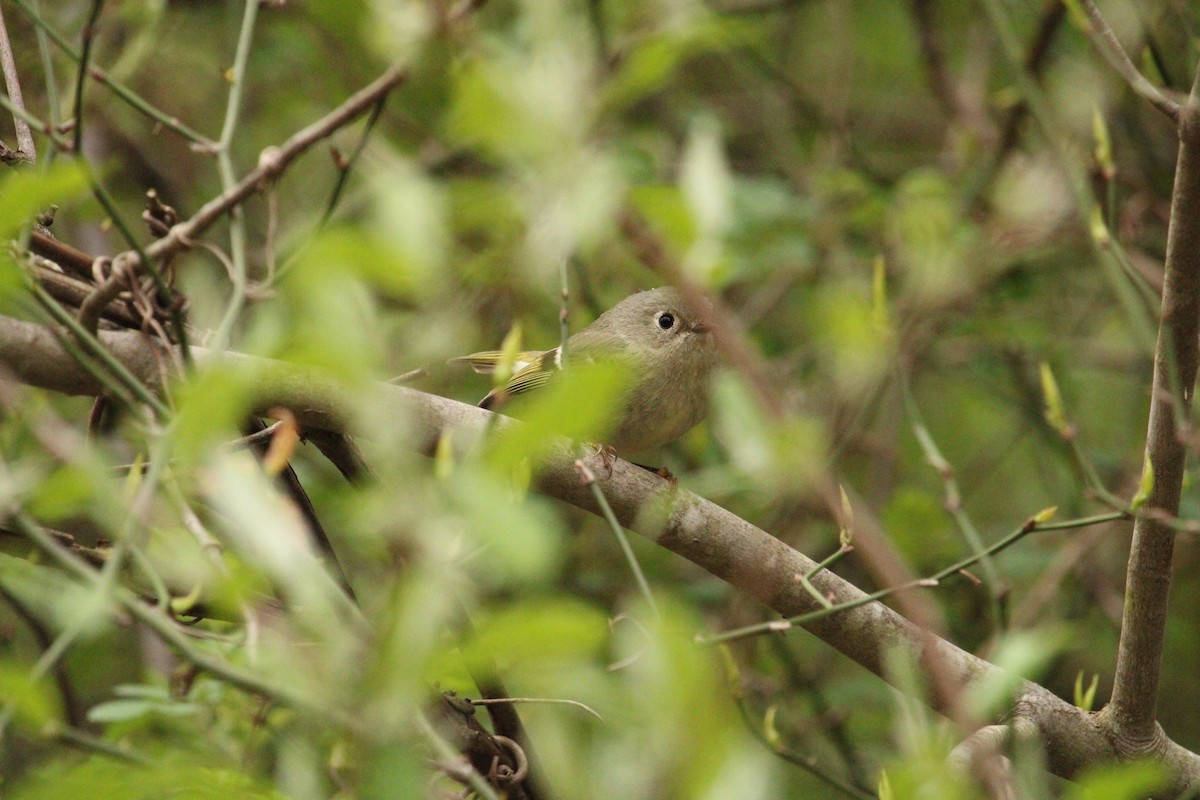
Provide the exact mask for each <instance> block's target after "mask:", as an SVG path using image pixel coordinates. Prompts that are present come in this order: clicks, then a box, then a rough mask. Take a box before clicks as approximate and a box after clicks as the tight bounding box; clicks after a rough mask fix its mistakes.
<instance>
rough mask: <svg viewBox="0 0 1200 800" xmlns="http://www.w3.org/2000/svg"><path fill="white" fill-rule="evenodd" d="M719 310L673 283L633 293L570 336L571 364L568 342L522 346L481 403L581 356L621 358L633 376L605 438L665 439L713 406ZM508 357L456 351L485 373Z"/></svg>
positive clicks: (629, 448) (635, 443)
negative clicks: (544, 346) (498, 383)
mask: <svg viewBox="0 0 1200 800" xmlns="http://www.w3.org/2000/svg"><path fill="white" fill-rule="evenodd" d="M711 316H712V308H711V304H709V303H708V302H707V301H706V300H704V299H703V298H701V300H700V302H694V301H693V300H692V299H691V298H690V297H688V296H687V295H685V294H684V293H683V292H681V291H680V290H679V289H677V288H675V287H673V286H662V287H659V288H656V289H649V290H646V291H642V292H638V293H636V294H632V295H630V296H629V297H626V298H625V299H624V300H622V301H620V302H619V303H617V304H616V305H615V306H613V307H612V308H610V309H609V310H608V311H605V312H604V313H603V314H601V315H600V316H599V317H597V318H596V319H595V321H594V322H592V323H591V324H590V325H588V326H587V327H585V328H583V329H582V330H580V331H579V332H578V333H575V334H574V335H572V336H571V337H570V338H569V339H567V358H566V359H565V361H566V363H565V364H564V359H563V355H562V347H561V346H559V347H554V348H552V349H550V350H543V351H526V352H521V353H517V354H516V357H515V358H514V359H513V363H512V368H513V374H512V377H511V378H510V379H509V380H508V381H507V382H506V383H505V384H504V385H503V386H498V387H496V388H495V389H493V390H492V391H490V392H489V393H488V394H487V396H486V397H484V398H483V399H482V400H481V401H480V402H479V406H480V407H482V408H486V409H492V410H496V409H498V408H500V407H502V406H503V405H504V403H505V402H507V401H508V400H509V399H510V398H512V397H513V396H515V395H519V394H522V393H525V392H530V391H535V390H537V389H538V388H540V387H542V386H544V385H545V384H546V383H548V382H549V381H551V380H552V379H553V377H554V375H555V374H556V373H557V372H559V371H560V370H562V369H564V368H565V369H570V366H571V365H572V364H575V363H577V362H579V363H585V362H594V361H601V360H607V359H613V360H619V361H621V362H623V363H626V364H627V365H628V366H629V368H630V369H631V374H632V378H631V381H630V386H629V387H628V389H627V391H626V393H625V396H624V399H623V408H622V409H621V411H620V412H619V413H618V414H617V415H616V416H615V421H616V424H615V426H614V427H613V433H612V434H611V436H610V437H609V438H608V440H607V441H606V442H605V444H606V445H607V446H609V447H610V448H611V449H612V450H613V451H614V452H615V453H617V454H619V455H622V456H626V455H628V454H631V453H641V452H643V451H647V450H652V449H654V448H657V447H661V446H662V445H665V444H667V443H669V442H672V441H674V440H675V439H678V438H679V437H680V436H682V435H683V434H685V433H687V431H689V430H691V428H693V427H695V426H696V425H697V424H698V423H699V422H700V421H701V420H702V419H704V417H705V416H706V415H707V413H708V383H709V379H710V377H711V375H712V372H713V369H714V368H715V367H716V365H717V362H718V356H717V347H716V341H715V338H714V335H713V330H712V326H711ZM503 360H504V356H503V351H499V350H489V351H485V352H480V353H473V354H471V355H469V356H462V357H460V358H456V359H452V361H457V362H464V363H466V364H469V365H470V366H471V367H472V368H473V369H474V370H475V371H476V372H478V373H482V374H493V373H495V371H496V370H497V369H498V368H499V365H500V364H501V363H502V361H503Z"/></svg>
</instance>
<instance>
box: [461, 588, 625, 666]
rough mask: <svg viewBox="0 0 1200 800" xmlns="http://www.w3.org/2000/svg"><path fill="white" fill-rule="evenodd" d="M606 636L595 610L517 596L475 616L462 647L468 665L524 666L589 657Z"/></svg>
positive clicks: (572, 603) (566, 602)
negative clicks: (468, 638) (473, 626)
mask: <svg viewBox="0 0 1200 800" xmlns="http://www.w3.org/2000/svg"><path fill="white" fill-rule="evenodd" d="M607 638H608V623H607V621H606V619H605V615H604V614H603V613H602V612H601V611H600V610H599V609H597V608H595V607H593V606H590V605H587V604H585V603H583V602H582V601H578V600H573V599H569V598H562V597H557V598H547V599H545V600H526V601H519V602H516V603H512V604H510V605H508V606H507V607H505V608H503V609H500V610H497V611H494V612H492V613H490V614H488V615H487V616H484V617H480V618H478V619H476V623H475V635H474V636H473V637H472V638H471V640H470V641H469V642H467V643H466V644H465V645H464V646H463V648H462V651H463V657H464V658H465V659H466V661H467V663H468V664H470V663H474V662H476V661H479V660H480V659H482V660H483V661H482V662H481V663H487V662H488V661H495V662H496V663H498V664H499V665H500V666H501V668H506V667H508V668H515V667H518V666H523V667H524V668H526V669H529V668H538V667H539V666H542V667H544V666H547V665H550V664H553V663H562V662H571V661H579V660H582V659H590V658H593V657H595V656H596V655H597V654H598V652H599V649H600V647H601V646H602V645H603V644H604V642H605V641H606V640H607ZM472 671H473V672H477V671H479V670H478V669H477V668H473V670H472ZM484 671H486V670H484Z"/></svg>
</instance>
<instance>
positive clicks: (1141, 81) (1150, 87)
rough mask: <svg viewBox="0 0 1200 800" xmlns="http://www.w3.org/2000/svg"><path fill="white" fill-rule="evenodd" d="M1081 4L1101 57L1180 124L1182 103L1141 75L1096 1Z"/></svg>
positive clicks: (1140, 93) (1082, 0) (1139, 92)
mask: <svg viewBox="0 0 1200 800" xmlns="http://www.w3.org/2000/svg"><path fill="white" fill-rule="evenodd" d="M1080 2H1081V5H1082V6H1083V10H1084V11H1086V12H1087V16H1088V21H1089V22H1091V29H1090V30H1089V31H1088V33H1089V34H1090V35H1091V37H1092V40H1093V41H1094V42H1095V43H1096V47H1097V48H1099V50H1100V54H1101V55H1103V56H1104V60H1105V61H1107V62H1108V63H1109V66H1111V67H1112V68H1113V69H1115V70H1116V71H1117V72H1118V73H1120V75H1121V77H1122V78H1124V79H1125V81H1126V83H1128V84H1129V86H1130V88H1131V89H1133V90H1134V91H1135V92H1137V93H1138V95H1140V96H1141V97H1142V98H1144V99H1145V100H1147V101H1149V102H1150V104H1151V105H1153V106H1154V107H1155V108H1157V109H1158V110H1159V111H1161V112H1162V113H1163V114H1165V115H1166V116H1167V118H1168V119H1170V120H1171V121H1172V122H1174V123H1176V124H1179V117H1180V114H1181V110H1180V107H1179V104H1178V103H1176V102H1175V101H1174V100H1172V99H1171V98H1169V97H1167V96H1166V95H1165V94H1163V93H1162V92H1161V91H1160V90H1159V89H1158V87H1157V86H1155V85H1154V84H1152V83H1151V82H1150V81H1148V80H1146V76H1145V75H1143V74H1142V73H1141V72H1139V71H1138V68H1137V66H1135V65H1134V63H1133V62H1132V61H1130V60H1129V55H1128V54H1127V53H1126V52H1125V48H1123V47H1121V43H1120V42H1119V41H1117V35H1116V34H1115V33H1113V29H1112V28H1111V27H1109V25H1108V22H1107V21H1106V20H1105V19H1104V17H1103V15H1101V13H1100V9H1098V8H1096V3H1095V0H1080Z"/></svg>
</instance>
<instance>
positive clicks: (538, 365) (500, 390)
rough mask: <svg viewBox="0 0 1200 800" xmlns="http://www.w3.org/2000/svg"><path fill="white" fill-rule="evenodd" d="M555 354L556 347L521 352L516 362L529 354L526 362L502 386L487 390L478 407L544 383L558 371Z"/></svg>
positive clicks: (491, 404)
mask: <svg viewBox="0 0 1200 800" xmlns="http://www.w3.org/2000/svg"><path fill="white" fill-rule="evenodd" d="M557 355H558V348H557V347H556V348H554V349H553V350H547V351H546V352H544V353H521V354H520V356H519V357H518V364H519V363H520V362H521V361H524V360H526V359H525V358H524V357H525V356H529V357H530V358H529V359H528V360H527V363H525V364H524V365H523V366H519V368H518V369H517V371H516V372H514V373H513V376H512V377H511V378H509V379H508V382H507V383H505V384H504V385H503V386H497V387H496V388H495V389H492V391H490V392H488V395H487V397H485V398H483V399H482V400H480V401H479V406H480V408H491V407H493V406H494V405H496V404H497V403H499V402H502V401H503V400H506V399H508V398H509V397H512V396H513V395H515V394H521V393H522V392H528V391H529V390H530V389H536V388H538V387H539V386H542V385H544V384H545V383H546V381H548V380H550V376H551V375H553V374H554V373H555V372H557V371H558V359H557V358H556V356H557ZM468 358H470V356H468Z"/></svg>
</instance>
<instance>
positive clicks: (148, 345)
mask: <svg viewBox="0 0 1200 800" xmlns="http://www.w3.org/2000/svg"><path fill="white" fill-rule="evenodd" d="M1197 252H1200V250H1198V251H1197ZM100 338H101V339H102V341H103V342H104V343H105V344H106V346H108V347H109V349H110V350H111V351H112V352H113V353H114V354H115V355H116V357H117V358H118V359H120V360H121V361H122V362H123V363H124V364H125V366H126V367H127V368H128V369H129V370H130V371H131V372H132V373H133V374H135V375H137V376H138V377H139V378H141V379H142V380H144V381H146V383H147V384H148V385H150V386H151V387H157V386H158V383H159V381H160V376H159V371H158V366H157V359H156V358H155V355H154V352H153V350H154V348H157V347H161V345H160V344H158V343H155V342H152V341H150V340H149V339H148V338H146V337H143V336H141V335H139V334H136V333H126V332H112V333H110V332H101V333H100ZM213 355H214V354H213V353H211V352H205V351H204V350H202V349H200V348H196V356H197V358H198V359H204V358H209V359H211V358H212V357H213ZM223 358H224V359H225V360H226V361H227V363H230V364H240V365H242V366H244V367H246V368H247V369H249V370H252V371H253V374H254V375H255V376H256V380H257V392H258V394H257V398H256V404H257V406H258V408H259V409H260V410H266V409H268V408H270V407H275V406H283V407H286V408H289V409H291V410H292V412H293V413H295V415H296V417H297V418H298V419H299V420H300V421H301V422H302V423H303V424H304V425H305V426H308V427H315V428H323V429H327V430H345V429H346V426H347V423H348V417H347V411H346V410H347V409H351V408H354V407H357V406H358V405H359V404H360V403H361V391H360V390H358V389H355V390H354V391H353V392H352V391H350V390H347V389H345V388H343V387H341V386H340V385H338V384H336V383H335V382H333V381H331V380H329V379H328V378H327V377H326V376H324V375H323V374H321V373H319V372H316V371H314V370H312V369H308V368H301V367H297V366H294V365H289V364H286V363H283V362H279V361H273V360H270V359H262V358H255V357H251V356H244V355H237V354H232V353H227V354H224V356H223ZM0 364H5V365H7V366H8V368H9V369H10V370H11V371H12V372H13V373H15V374H16V375H17V376H18V377H19V378H20V379H21V380H23V381H25V382H27V383H31V384H34V385H37V386H41V387H44V388H47V389H52V390H55V391H60V392H67V393H72V394H90V393H94V392H97V391H99V390H100V388H101V387H100V386H99V384H98V383H97V382H96V381H95V379H94V378H92V377H91V376H90V375H89V374H87V373H86V372H84V371H83V370H82V369H80V368H79V367H77V366H76V365H75V363H74V362H73V361H72V360H71V358H70V356H69V355H68V353H67V352H66V351H65V350H64V349H63V348H62V347H61V345H59V343H58V341H57V340H56V339H55V337H54V335H53V334H52V332H51V331H49V330H47V329H46V328H43V327H41V326H38V325H35V324H33V323H28V322H23V321H19V320H15V319H12V318H8V317H0ZM375 390H376V395H375V398H374V399H375V400H376V401H377V402H379V403H383V404H385V405H387V406H388V407H389V408H390V409H391V410H392V415H393V416H395V417H397V418H406V419H408V420H409V421H410V423H411V424H412V429H413V430H414V432H415V433H416V440H415V441H414V445H415V446H417V447H422V448H426V449H428V448H429V447H431V446H432V443H433V442H435V441H436V440H437V438H438V437H439V436H440V435H441V434H442V432H443V431H446V430H450V429H454V430H456V431H457V432H459V435H460V436H461V435H463V434H467V435H471V434H475V435H482V434H483V433H484V431H485V428H486V427H487V426H488V424H489V422H488V421H489V419H490V418H491V416H492V415H491V414H490V412H487V411H485V410H483V409H480V408H476V407H475V406H469V405H465V404H463V403H459V402H456V401H454V400H449V399H447V398H444V397H438V396H436V395H429V394H425V393H423V392H418V391H415V390H413V389H408V388H405V387H401V386H393V385H390V384H378V385H377V386H376V387H375ZM493 424H494V425H500V426H504V425H510V424H519V423H514V422H513V421H512V420H509V419H507V418H504V417H500V418H498V419H496V420H495V421H494V423H493ZM574 458H575V455H574V453H573V452H572V451H571V449H570V448H569V447H568V446H566V445H565V444H564V445H563V446H562V447H561V448H559V449H557V450H556V451H555V452H553V453H551V454H550V455H548V456H547V457H546V458H545V459H544V461H543V462H542V463H541V464H540V469H539V473H538V474H539V477H538V484H539V487H540V489H541V490H542V491H543V492H545V493H546V494H548V495H551V496H553V497H557V498H559V499H561V500H564V501H566V502H568V503H571V504H573V505H576V506H578V507H580V508H583V509H586V510H588V511H591V512H592V513H599V509H598V508H597V507H596V505H595V499H594V497H593V496H592V493H591V492H590V491H589V490H588V488H587V487H586V486H584V485H583V484H582V483H581V482H580V481H579V478H578V474H577V473H576V470H575V468H574V465H573V462H574ZM595 471H596V472H597V473H598V474H599V475H600V476H601V479H602V483H603V485H604V494H605V496H606V497H607V498H608V500H609V502H610V504H611V505H612V507H613V510H614V511H615V512H616V514H617V517H618V519H619V520H620V521H621V523H622V524H623V525H625V526H627V527H628V528H629V529H630V530H633V531H635V532H637V533H640V534H642V535H644V536H646V537H647V538H650V539H652V540H654V541H655V542H657V543H658V544H660V545H662V546H663V547H666V548H668V549H670V550H672V551H674V552H675V553H678V554H679V555H681V556H683V557H684V558H687V559H688V560H690V561H692V562H693V563H695V564H697V565H699V566H701V567H703V568H704V569H706V570H707V571H708V572H710V573H712V574H713V575H715V576H717V577H719V578H721V579H722V580H725V581H727V582H729V583H730V584H732V585H734V586H736V587H738V588H739V589H740V590H741V591H743V592H745V593H746V594H748V595H750V596H751V597H754V598H756V599H758V600H759V601H761V602H762V603H764V604H765V605H767V606H769V607H770V608H772V609H774V610H775V611H777V612H779V613H780V614H783V615H786V616H795V615H799V614H802V613H806V612H810V611H815V610H816V609H817V608H818V604H817V601H816V600H815V599H814V598H813V597H812V595H810V594H809V593H808V592H807V591H805V589H804V588H803V587H802V586H801V584H800V582H799V581H797V580H796V576H797V575H802V574H807V573H809V572H811V571H812V570H813V568H814V567H815V566H816V565H815V563H814V562H813V561H811V560H810V559H808V558H807V557H806V556H804V555H803V554H801V553H799V552H798V551H796V550H793V549H792V548H791V547H789V546H787V545H786V544H784V543H783V542H781V541H779V540H778V539H776V538H775V537H773V536H771V535H770V534H768V533H767V532H765V531H763V530H761V529H759V528H756V527H755V526H753V525H751V524H750V523H749V522H747V521H745V520H743V519H741V518H739V517H737V516H735V515H734V514H732V513H731V512H729V511H727V510H725V509H723V508H720V507H719V506H716V505H714V504H713V503H710V502H708V501H706V500H704V499H703V498H700V497H697V496H696V495H693V494H691V493H689V492H686V491H682V490H679V489H673V488H672V487H671V485H670V484H669V483H667V482H666V481H664V480H663V479H661V478H659V477H657V476H655V475H652V474H651V473H649V472H647V471H646V470H644V469H641V468H639V467H636V466H633V465H631V464H629V463H627V462H624V461H620V460H617V461H616V462H615V463H614V464H613V466H612V471H611V474H610V473H609V471H608V470H607V469H600V468H599V466H598V465H597V468H596V469H595ZM655 509H658V512H657V513H655ZM812 583H813V584H814V585H815V586H816V588H817V589H818V591H819V592H820V593H821V594H822V595H825V596H827V597H828V598H830V599H831V600H832V601H833V602H834V603H845V602H849V601H853V600H856V599H858V598H861V597H863V592H862V591H861V590H859V589H858V588H857V587H855V586H853V585H852V584H850V583H848V582H847V581H845V580H843V579H842V578H840V577H838V576H837V575H835V574H833V573H832V572H830V571H828V570H823V571H821V572H820V573H819V574H817V575H815V576H814V577H813V578H812ZM807 629H808V630H809V631H810V632H811V633H813V634H814V635H816V636H818V637H819V638H821V639H822V640H823V641H825V642H826V643H828V644H829V645H831V646H832V647H835V648H836V649H838V650H840V651H841V652H842V653H844V654H846V655H847V656H849V657H850V658H852V659H853V660H855V661H857V662H858V663H859V664H861V665H862V666H864V667H866V668H867V669H869V670H871V671H872V672H874V673H876V674H877V675H880V676H881V677H883V678H885V679H886V678H887V677H888V675H887V674H886V671H885V669H884V662H885V660H886V659H885V654H886V653H887V652H888V651H889V650H892V649H894V648H900V649H902V650H905V651H907V652H909V653H910V654H911V655H912V656H913V657H914V658H916V659H918V660H920V661H921V662H922V664H923V665H928V664H929V663H930V660H931V659H936V660H937V661H938V662H939V664H940V666H941V668H942V669H945V670H946V671H947V672H948V674H949V675H950V678H951V680H952V681H954V682H955V683H956V684H957V685H958V686H961V687H963V688H967V687H969V686H970V685H972V684H975V683H977V682H980V681H989V680H995V679H1000V678H1001V675H1000V674H999V670H998V669H997V668H996V667H995V666H993V665H991V664H989V663H988V662H986V661H984V660H982V659H980V658H977V657H976V656H974V655H972V654H970V653H967V652H965V651H963V650H961V649H959V648H958V647H956V646H955V645H953V644H951V643H950V642H948V641H945V640H942V639H938V638H936V637H933V636H931V635H929V634H927V633H926V632H925V631H923V630H921V629H920V628H918V627H917V626H916V625H914V624H913V623H911V622H909V621H908V620H907V619H905V618H904V617H902V616H900V615H899V614H897V613H896V612H895V611H893V610H892V609H890V608H888V607H887V606H885V605H883V604H882V603H878V602H876V603H870V604H867V605H862V606H859V607H857V608H853V609H849V610H847V611H845V612H843V613H840V614H837V615H833V616H829V617H825V618H823V619H820V620H818V621H816V622H813V623H812V624H810V625H808V626H807ZM1015 702H1016V707H1015V712H1014V713H1015V715H1016V716H1018V717H1024V718H1028V719H1029V720H1031V721H1033V722H1034V723H1036V725H1037V726H1038V729H1039V731H1040V732H1041V735H1042V740H1043V742H1044V744H1045V745H1046V749H1047V754H1048V763H1049V765H1050V767H1051V769H1053V771H1054V772H1055V773H1057V774H1060V775H1064V776H1070V775H1073V774H1075V773H1076V772H1078V771H1079V770H1080V769H1082V768H1084V767H1087V766H1091V765H1094V764H1098V763H1103V762H1108V761H1112V760H1114V759H1119V758H1121V757H1123V756H1124V755H1125V753H1124V751H1122V750H1121V749H1120V748H1119V747H1118V745H1117V744H1116V743H1114V742H1113V741H1111V740H1110V738H1109V733H1108V730H1107V728H1106V723H1105V719H1104V717H1103V716H1100V715H1089V714H1087V713H1085V712H1083V711H1082V710H1080V709H1078V708H1076V707H1074V706H1072V705H1070V704H1069V703H1066V702H1064V701H1063V700H1061V699H1059V698H1058V697H1056V696H1054V695H1053V694H1052V693H1050V692H1049V691H1048V690H1046V689H1044V688H1043V687H1041V686H1038V685H1036V684H1031V683H1025V684H1022V685H1020V686H1019V687H1018V690H1017V692H1016V698H1015ZM1154 752H1155V754H1156V755H1158V756H1159V757H1161V758H1163V759H1164V760H1165V761H1166V762H1167V763H1168V764H1169V766H1170V768H1171V770H1172V775H1173V776H1174V778H1175V780H1174V786H1175V787H1176V789H1177V791H1182V789H1183V788H1185V787H1187V786H1190V785H1200V757H1198V756H1196V755H1195V754H1193V753H1191V752H1189V751H1187V750H1185V749H1184V748H1182V747H1180V746H1178V745H1176V744H1174V743H1173V742H1171V741H1170V740H1168V739H1166V737H1165V736H1160V737H1159V738H1158V739H1157V740H1156V749H1155V751H1154Z"/></svg>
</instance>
